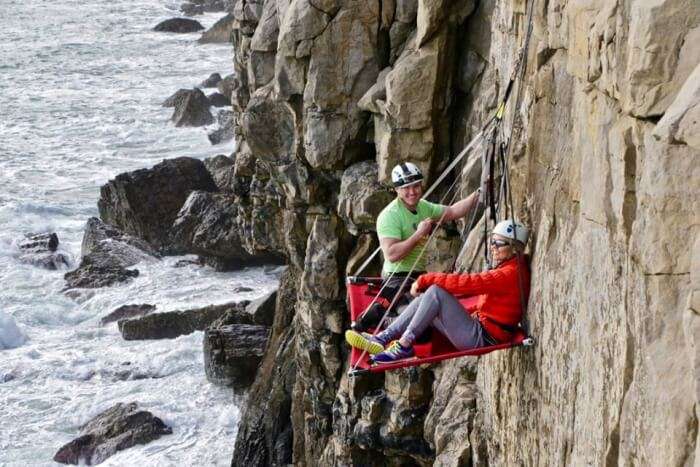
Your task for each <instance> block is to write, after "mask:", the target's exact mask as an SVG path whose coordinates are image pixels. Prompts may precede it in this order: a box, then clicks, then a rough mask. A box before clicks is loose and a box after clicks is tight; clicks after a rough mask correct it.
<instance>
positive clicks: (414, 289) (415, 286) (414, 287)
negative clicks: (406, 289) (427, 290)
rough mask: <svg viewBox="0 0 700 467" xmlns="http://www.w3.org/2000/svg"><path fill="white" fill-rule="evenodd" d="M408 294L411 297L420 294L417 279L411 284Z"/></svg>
mask: <svg viewBox="0 0 700 467" xmlns="http://www.w3.org/2000/svg"><path fill="white" fill-rule="evenodd" d="M410 294H411V296H412V297H417V296H418V295H420V292H419V291H418V281H416V282H414V283H413V284H411V291H410Z"/></svg>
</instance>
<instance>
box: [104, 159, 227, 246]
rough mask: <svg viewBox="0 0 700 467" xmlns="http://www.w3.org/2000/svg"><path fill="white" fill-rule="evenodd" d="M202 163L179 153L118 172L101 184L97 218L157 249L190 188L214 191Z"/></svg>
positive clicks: (165, 242)
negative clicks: (134, 168) (166, 158)
mask: <svg viewBox="0 0 700 467" xmlns="http://www.w3.org/2000/svg"><path fill="white" fill-rule="evenodd" d="M216 189H217V188H216V185H215V184H214V181H213V180H212V178H211V175H209V172H208V171H207V169H206V167H205V166H204V164H203V163H202V162H201V161H200V160H197V159H192V158H189V157H179V158H176V159H168V160H164V161H163V162H161V163H160V164H156V165H155V166H153V167H152V168H150V169H141V170H136V171H134V172H127V173H122V174H119V175H117V176H116V177H115V178H114V179H113V180H110V181H109V182H108V183H107V184H106V185H104V186H103V187H102V188H100V199H99V201H98V202H97V207H98V209H99V211H100V218H101V219H102V220H103V221H105V222H106V223H108V224H112V225H114V226H116V227H119V228H120V229H122V230H124V231H125V232H126V233H129V234H131V235H134V236H136V237H138V238H142V239H144V240H145V241H147V242H148V243H149V244H151V245H152V246H153V247H155V248H157V249H167V248H168V246H169V241H170V234H169V230H170V227H171V226H172V224H173V221H174V220H175V217H176V216H177V214H178V212H179V211H180V208H181V207H182V205H183V204H184V203H185V200H186V199H187V197H188V196H189V194H190V192H191V191H194V190H200V191H209V192H214V191H216Z"/></svg>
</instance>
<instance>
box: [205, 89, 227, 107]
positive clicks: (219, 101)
mask: <svg viewBox="0 0 700 467" xmlns="http://www.w3.org/2000/svg"><path fill="white" fill-rule="evenodd" d="M207 99H209V105H211V106H212V107H228V106H230V105H231V99H230V98H228V97H226V96H224V95H223V94H221V93H220V92H213V93H211V94H209V95H208V96H207Z"/></svg>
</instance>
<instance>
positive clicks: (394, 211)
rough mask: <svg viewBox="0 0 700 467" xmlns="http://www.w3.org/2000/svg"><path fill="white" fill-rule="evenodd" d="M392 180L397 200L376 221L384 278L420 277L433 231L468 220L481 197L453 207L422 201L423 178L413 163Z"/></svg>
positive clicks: (397, 170)
mask: <svg viewBox="0 0 700 467" xmlns="http://www.w3.org/2000/svg"><path fill="white" fill-rule="evenodd" d="M391 180H392V182H393V183H394V188H395V189H396V199H395V200H394V201H392V202H391V203H389V205H388V206H387V207H385V208H384V210H382V212H381V213H380V214H379V217H378V218H377V236H378V237H379V244H380V245H381V248H382V253H383V254H384V267H383V268H382V275H383V276H385V277H386V276H389V275H391V274H392V273H393V274H394V275H395V276H397V275H398V276H405V275H406V274H407V273H408V272H409V271H411V270H413V271H414V272H415V273H418V275H419V274H420V273H422V272H425V254H421V253H422V250H423V247H424V246H425V242H426V240H427V238H428V236H429V235H430V232H432V230H433V227H434V226H435V225H436V223H437V222H442V223H445V222H449V221H452V220H455V219H458V218H460V217H464V216H466V215H467V213H469V212H471V210H472V209H474V208H475V207H476V204H477V201H478V197H479V195H478V193H477V192H474V193H472V194H471V195H469V196H467V197H466V198H464V199H462V200H460V201H457V202H456V203H454V204H452V205H451V206H443V205H441V204H435V203H431V202H429V201H426V200H423V199H421V196H423V184H422V183H423V174H422V173H421V172H420V170H419V169H418V167H417V166H416V165H415V164H412V163H411V162H403V163H401V164H399V165H397V166H396V167H394V169H393V170H392V171H391ZM419 256H420V258H419ZM416 259H418V260H417V261H416ZM414 263H415V266H414ZM411 275H412V276H413V274H411Z"/></svg>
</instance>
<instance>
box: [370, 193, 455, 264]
mask: <svg viewBox="0 0 700 467" xmlns="http://www.w3.org/2000/svg"><path fill="white" fill-rule="evenodd" d="M444 210H445V206H443V205H441V204H435V203H431V202H429V201H425V200H423V199H422V200H420V201H419V202H418V206H416V213H415V214H414V213H412V212H411V211H409V210H408V208H406V205H405V204H403V202H402V201H401V200H399V199H398V198H396V199H395V200H394V201H392V202H391V203H389V204H388V205H387V207H385V208H384V210H383V211H382V212H381V213H379V217H377V236H378V237H379V238H380V239H382V238H396V239H398V240H401V241H403V240H406V239H407V238H408V237H410V236H411V235H413V234H414V233H415V232H416V228H417V227H418V224H419V223H420V222H421V221H422V220H425V219H435V218H439V217H440V216H441V215H442V213H443V211H444ZM426 240H427V239H426V238H424V239H422V240H421V241H420V242H418V243H417V244H416V246H415V247H414V248H413V250H411V252H410V253H409V254H407V255H406V256H404V258H403V259H402V260H401V261H397V262H396V263H392V262H391V261H389V260H388V259H386V258H384V268H383V273H384V274H390V273H392V272H408V271H410V270H411V266H413V262H414V261H415V260H416V258H417V257H418V255H419V254H420V252H421V250H422V249H423V246H424V245H425V242H426ZM413 270H414V271H425V253H424V254H423V255H422V256H421V259H420V260H419V261H418V263H416V266H415V267H414V268H413Z"/></svg>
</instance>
